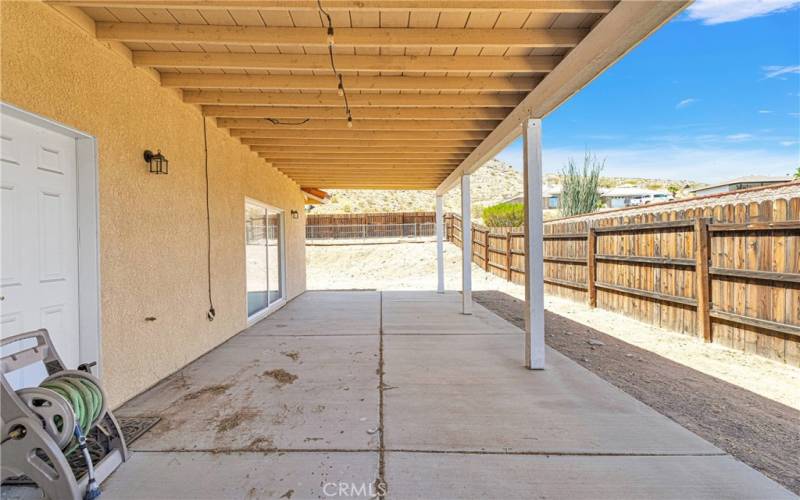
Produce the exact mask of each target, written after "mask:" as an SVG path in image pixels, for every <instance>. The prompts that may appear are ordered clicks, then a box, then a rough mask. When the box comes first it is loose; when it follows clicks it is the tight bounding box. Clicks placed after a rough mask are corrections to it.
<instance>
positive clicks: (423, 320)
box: [383, 291, 522, 335]
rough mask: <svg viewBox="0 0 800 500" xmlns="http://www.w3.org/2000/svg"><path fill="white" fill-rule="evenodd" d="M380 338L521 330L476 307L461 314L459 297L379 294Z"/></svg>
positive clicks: (496, 332) (477, 305)
mask: <svg viewBox="0 0 800 500" xmlns="http://www.w3.org/2000/svg"><path fill="white" fill-rule="evenodd" d="M383 333H384V335H393V334H402V335H415V334H416V335H452V334H459V335H469V334H472V335H486V334H521V333H522V330H520V329H519V328H517V327H516V326H514V325H512V324H511V323H509V322H507V321H505V320H503V319H502V318H500V317H499V316H497V315H496V314H494V313H492V312H491V311H489V310H488V309H486V308H485V307H483V306H481V305H480V304H476V303H473V305H472V314H470V315H464V314H461V294H460V293H457V292H448V293H444V294H439V293H436V292H402V291H396V292H395V291H393V292H383Z"/></svg>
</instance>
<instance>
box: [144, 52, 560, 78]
mask: <svg viewBox="0 0 800 500" xmlns="http://www.w3.org/2000/svg"><path fill="white" fill-rule="evenodd" d="M132 59H133V63H134V64H135V65H136V66H144V67H155V68H158V67H163V66H167V67H173V68H244V69H273V70H298V69H305V70H320V71H330V59H329V58H328V57H327V56H324V55H289V54H187V53H183V52H169V51H165V52H143V51H134V52H133V54H132ZM559 60H560V57H553V56H534V57H530V56H528V57H523V56H513V57H506V56H485V57H482V56H459V57H450V56H349V55H345V56H337V57H336V67H337V69H339V70H340V71H403V72H411V71H413V72H427V71H448V72H450V71H456V72H458V71H461V72H474V73H492V72H495V71H505V72H514V73H520V74H522V73H547V72H550V71H552V70H553V69H554V68H555V67H556V65H557V64H558V61H559Z"/></svg>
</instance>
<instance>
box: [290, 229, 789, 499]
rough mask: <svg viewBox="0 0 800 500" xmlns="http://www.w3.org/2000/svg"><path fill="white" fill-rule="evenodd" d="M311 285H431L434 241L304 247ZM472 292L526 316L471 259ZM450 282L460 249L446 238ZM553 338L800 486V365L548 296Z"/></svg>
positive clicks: (516, 299) (454, 284) (626, 387)
mask: <svg viewBox="0 0 800 500" xmlns="http://www.w3.org/2000/svg"><path fill="white" fill-rule="evenodd" d="M306 251H307V262H308V269H307V273H308V288H309V289H379V290H432V289H435V288H436V253H435V252H436V247H435V243H432V242H416V243H411V242H406V243H391V244H373V245H353V246H309V247H307V248H306ZM472 280H473V289H474V290H475V294H474V298H475V300H476V301H478V302H480V303H481V304H483V305H484V306H486V307H488V308H489V309H491V310H493V311H494V312H495V313H496V314H498V315H500V316H501V317H503V318H505V319H506V320H508V321H510V322H512V323H515V324H517V325H518V326H521V327H522V326H524V325H523V319H522V305H523V302H522V300H521V299H524V289H523V287H521V286H519V285H515V284H512V283H509V282H507V281H505V280H503V279H501V278H499V277H496V276H494V275H491V274H488V273H485V272H484V271H483V270H482V269H480V268H478V267H477V266H475V265H473V266H472ZM445 286H446V288H447V289H448V290H458V289H460V287H461V251H460V249H458V248H457V247H456V246H454V245H453V244H450V243H445ZM545 307H546V309H547V311H548V312H547V317H546V324H547V336H546V341H547V343H548V345H550V346H551V347H553V348H554V349H557V350H558V351H560V352H561V353H563V354H565V355H566V356H568V357H570V358H572V359H573V360H575V361H576V362H578V363H580V364H581V365H583V366H584V367H585V368H587V369H589V370H591V371H592V372H594V373H595V374H596V375H598V376H600V377H602V378H603V379H605V380H607V381H608V382H610V383H612V384H614V385H615V386H617V387H619V388H620V389H622V390H623V391H625V392H627V393H629V394H631V395H633V396H634V397H636V398H637V399H639V400H640V401H642V402H644V403H645V404H647V405H649V406H651V407H653V408H655V409H656V410H658V411H659V412H661V413H662V414H664V415H666V416H668V417H670V418H672V419H673V420H675V421H677V422H679V423H680V424H681V425H683V426H684V427H686V428H688V429H690V430H692V431H693V432H695V433H697V434H699V435H700V436H702V437H703V438H705V439H707V440H709V441H711V442H712V443H714V444H715V445H716V446H718V447H720V448H722V449H724V450H725V451H727V452H728V453H730V454H732V455H734V456H736V457H737V458H739V459H740V460H742V461H743V462H745V463H747V464H749V465H751V466H752V467H754V468H756V469H758V470H760V471H761V472H763V473H764V474H766V475H768V476H769V477H771V478H773V479H775V480H776V481H778V482H780V483H782V484H783V485H785V486H786V487H788V488H790V489H791V490H792V491H794V492H795V493H798V494H800V411H798V410H800V369H797V368H792V367H789V366H786V365H783V364H779V363H776V362H773V361H770V360H767V359H763V358H759V357H756V356H751V355H745V354H744V353H741V352H738V351H733V350H730V349H726V348H724V347H721V346H718V345H715V344H711V345H708V344H704V343H702V342H699V341H697V340H695V339H693V338H690V337H687V336H685V335H681V334H678V333H673V332H669V331H666V330H662V329H659V328H656V327H653V326H650V325H647V324H644V323H641V322H638V321H635V320H632V319H630V318H627V317H624V316H621V315H618V314H615V313H611V312H607V311H602V310H593V309H590V308H588V307H586V306H584V305H582V304H577V303H574V302H570V301H567V300H564V299H560V298H558V297H547V298H546V303H545Z"/></svg>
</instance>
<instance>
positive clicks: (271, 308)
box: [242, 196, 287, 326]
mask: <svg viewBox="0 0 800 500" xmlns="http://www.w3.org/2000/svg"><path fill="white" fill-rule="evenodd" d="M248 203H249V204H252V205H258V206H259V207H261V208H265V209H267V210H272V211H274V212H278V213H279V214H280V216H281V228H280V229H281V230H280V244H279V245H278V266H279V268H280V271H281V280H280V283H281V298H280V299H279V300H277V301H276V302H275V303H273V304H267V307H265V308H264V309H262V310H260V311H258V312H257V313H255V314H253V315H252V316H247V236H246V235H245V242H244V280H245V286H244V296H245V306H244V307H245V309H244V310H245V315H246V316H247V326H251V325H254V324H255V323H258V322H259V321H261V320H262V319H264V318H266V317H267V316H269V315H270V314H272V313H274V312H275V311H277V310H278V309H280V308H281V307H283V306H284V305H286V295H287V294H286V214H285V210H284V209H282V208H279V207H275V206H273V205H270V204H268V203H264V202H263V201H259V200H257V199H255V198H251V197H249V196H245V197H244V204H243V205H242V208H243V209H244V210H247V204H248ZM244 230H245V231H247V229H246V228H245V229H244ZM267 272H269V271H267ZM267 282H269V278H267ZM267 296H269V294H268V295H267Z"/></svg>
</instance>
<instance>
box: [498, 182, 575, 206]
mask: <svg viewBox="0 0 800 500" xmlns="http://www.w3.org/2000/svg"><path fill="white" fill-rule="evenodd" d="M560 200H561V185H559V184H556V185H554V186H551V185H543V186H542V208H543V209H545V210H552V209H556V208H558V203H559V201H560ZM524 202H525V199H524V198H523V197H522V196H521V195H519V196H514V197H513V198H509V199H507V200H506V201H504V202H503V203H524Z"/></svg>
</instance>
